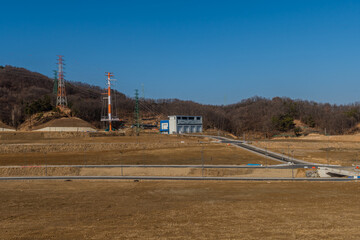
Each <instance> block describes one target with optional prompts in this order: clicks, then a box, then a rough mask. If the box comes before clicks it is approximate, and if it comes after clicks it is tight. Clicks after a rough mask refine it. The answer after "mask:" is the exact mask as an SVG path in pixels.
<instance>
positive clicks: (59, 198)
mask: <svg viewBox="0 0 360 240" xmlns="http://www.w3.org/2000/svg"><path fill="white" fill-rule="evenodd" d="M359 192H360V185H359V184H358V183H355V182H354V183H315V182H301V183H298V182H271V183H270V182H269V183H267V182H192V181H185V182H165V181H164V182H156V181H153V182H146V181H140V182H123V181H72V182H64V181H24V182H12V181H9V182H1V184H0V202H1V204H0V212H1V215H0V223H1V224H0V236H1V239H46V240H49V239H286V240H288V239H358V237H359V231H358V226H359V224H360V215H359V211H360V207H359V204H358V202H357V201H354V199H356V198H357V197H358V195H359Z"/></svg>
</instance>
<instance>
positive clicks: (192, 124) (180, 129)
mask: <svg viewBox="0 0 360 240" xmlns="http://www.w3.org/2000/svg"><path fill="white" fill-rule="evenodd" d="M202 131H203V122H202V117H201V116H183V115H173V116H169V134H177V133H201V132H202Z"/></svg>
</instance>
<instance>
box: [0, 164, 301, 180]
mask: <svg viewBox="0 0 360 240" xmlns="http://www.w3.org/2000/svg"><path fill="white" fill-rule="evenodd" d="M22 176H181V177H201V176H204V177H252V178H258V177H264V176H266V177H277V178H280V177H283V178H285V177H286V178H291V177H306V173H305V169H294V170H293V169H271V168H261V169H254V168H237V169H224V168H211V169H206V168H205V169H204V170H203V169H202V168H168V167H166V168H165V167H164V168H151V167H147V168H140V167H136V168H133V167H131V168H127V167H124V168H121V167H117V168H79V167H39V166H36V167H5V168H4V167H0V177H22Z"/></svg>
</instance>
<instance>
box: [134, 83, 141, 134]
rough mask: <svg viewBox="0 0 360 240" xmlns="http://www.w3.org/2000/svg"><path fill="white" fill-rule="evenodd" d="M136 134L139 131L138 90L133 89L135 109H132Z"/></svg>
mask: <svg viewBox="0 0 360 240" xmlns="http://www.w3.org/2000/svg"><path fill="white" fill-rule="evenodd" d="M134 119H135V127H136V135H139V132H140V113H139V90H138V89H135V111H134Z"/></svg>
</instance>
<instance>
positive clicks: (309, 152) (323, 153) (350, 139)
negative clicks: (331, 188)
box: [252, 135, 360, 166]
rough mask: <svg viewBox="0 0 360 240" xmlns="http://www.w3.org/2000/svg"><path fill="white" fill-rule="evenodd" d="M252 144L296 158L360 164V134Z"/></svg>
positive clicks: (277, 140)
mask: <svg viewBox="0 0 360 240" xmlns="http://www.w3.org/2000/svg"><path fill="white" fill-rule="evenodd" d="M252 144H253V145H255V146H258V147H261V148H267V149H269V150H270V151H273V152H278V153H285V154H286V155H291V156H292V155H294V157H295V158H298V159H302V160H305V161H308V162H314V163H322V164H338V165H342V166H352V165H356V164H360V155H359V153H360V135H341V136H321V135H310V136H306V137H300V138H283V139H272V140H265V141H252Z"/></svg>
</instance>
